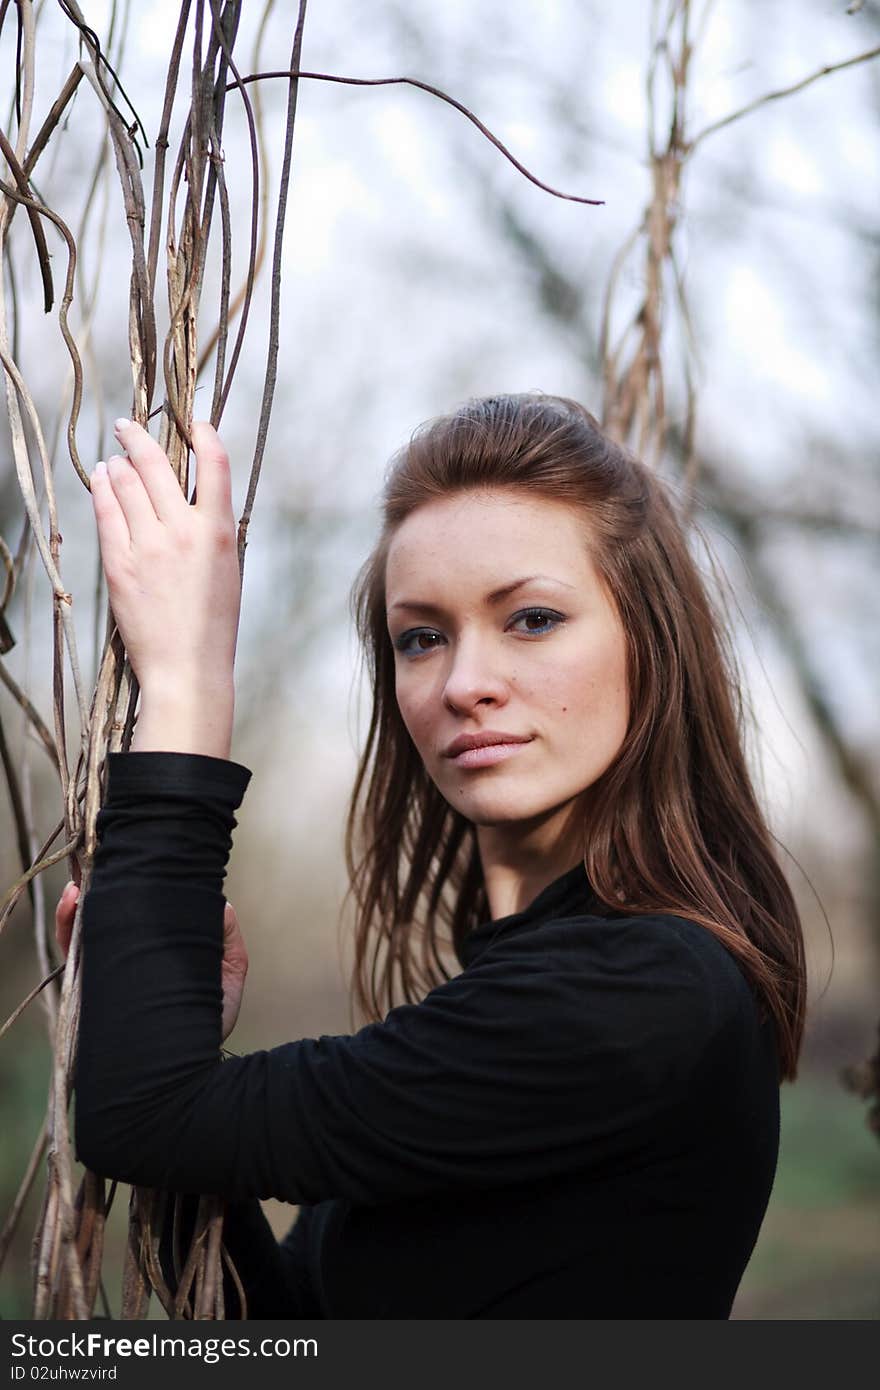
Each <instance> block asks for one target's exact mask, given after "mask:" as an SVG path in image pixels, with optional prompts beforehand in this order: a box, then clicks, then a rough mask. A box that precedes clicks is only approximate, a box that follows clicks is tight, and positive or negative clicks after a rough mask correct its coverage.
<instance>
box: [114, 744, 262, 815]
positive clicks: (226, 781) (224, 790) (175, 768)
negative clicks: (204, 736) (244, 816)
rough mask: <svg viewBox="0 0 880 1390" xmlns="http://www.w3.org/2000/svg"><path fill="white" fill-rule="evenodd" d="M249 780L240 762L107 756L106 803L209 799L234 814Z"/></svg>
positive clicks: (186, 756)
mask: <svg viewBox="0 0 880 1390" xmlns="http://www.w3.org/2000/svg"><path fill="white" fill-rule="evenodd" d="M250 779H251V772H250V769H249V768H247V767H244V766H243V765H242V764H241V763H234V762H232V761H230V760H229V759H227V758H213V757H208V756H207V754H204V753H152V752H150V753H108V754H107V787H106V795H105V804H106V805H111V804H114V803H119V802H120V801H123V800H125V799H127V798H128V797H130V796H143V795H144V793H150V794H157V793H158V794H159V795H161V796H167V797H170V798H171V799H173V800H186V799H190V798H192V797H193V796H196V797H199V796H210V797H212V798H214V799H217V800H220V801H222V802H224V803H225V804H226V805H227V806H228V807H229V809H230V810H232V811H235V810H237V809H238V807H239V806H240V805H241V802H242V800H243V798H244V794H245V791H246V790H247V785H248V783H249V781H250Z"/></svg>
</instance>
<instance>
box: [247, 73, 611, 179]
mask: <svg viewBox="0 0 880 1390" xmlns="http://www.w3.org/2000/svg"><path fill="white" fill-rule="evenodd" d="M270 77H288V78H295V79H297V80H298V79H299V78H300V77H306V78H312V79H314V80H315V81H317V82H341V83H344V84H345V85H346V86H351V87H392V86H398V85H401V84H403V85H405V86H408V87H418V89H419V91H421V92H429V93H430V95H431V96H434V97H437V98H438V99H439V100H440V101H445V102H446V103H447V104H448V105H449V106H454V107H455V109H456V111H460V112H461V114H462V115H463V116H466V117H467V118H468V120H469V121H470V122H471V123H472V124H473V125H475V126H476V127H477V130H479V131H480V133H481V134H482V135H485V137H486V139H487V140H489V141H490V142H491V144H493V145H494V146H495V148H496V150H499V151H500V153H501V154H503V155H504V158H505V159H509V160H510V162H511V164H512V165H513V167H514V168H515V169H518V170H519V172H520V173H521V174H522V175H523V176H524V177H525V178H527V179H528V180H529V182H530V183H533V184H535V186H536V187H537V188H540V189H542V190H543V191H544V192H545V193H551V194H552V195H553V197H554V198H565V199H566V200H567V201H568V202H571V203H588V204H590V206H591V207H604V205H605V199H604V198H584V197H582V196H581V195H579V194H576V193H563V192H562V191H561V190H560V189H558V188H552V187H551V186H550V184H549V183H543V182H542V181H541V179H539V178H538V177H537V175H535V174H533V173H531V171H530V170H529V169H527V168H526V166H525V165H524V164H521V163H520V161H519V160H518V159H517V158H516V156H515V155H514V154H511V152H510V150H509V149H508V148H507V146H506V145H503V144H502V143H501V141H500V140H499V139H498V137H497V135H493V134H492V132H491V130H490V129H489V127H488V126H485V125H483V122H482V121H481V120H480V119H479V118H478V117H477V116H475V115H474V113H473V111H470V110H468V108H467V107H466V106H465V105H464V104H463V103H462V102H460V101H457V100H456V98H455V97H451V96H450V95H449V94H448V92H442V91H441V90H440V88H439V87H432V86H431V84H430V82H420V81H419V80H418V78H415V77H340V76H338V75H337V74H336V73H329V72H301V71H299V69H298V68H297V67H296V65H294V64H291V67H290V68H289V69H286V70H285V69H282V70H281V71H278V72H252V73H250V74H249V75H248V76H247V77H242V78H241V79H240V82H241V85H242V86H243V85H244V84H245V83H247V82H262V81H264V80H265V79H267V78H270ZM234 85H236V84H234V83H230V86H234Z"/></svg>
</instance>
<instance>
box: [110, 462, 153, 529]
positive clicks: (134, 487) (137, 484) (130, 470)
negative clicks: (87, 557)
mask: <svg viewBox="0 0 880 1390" xmlns="http://www.w3.org/2000/svg"><path fill="white" fill-rule="evenodd" d="M107 473H108V476H109V478H110V486H111V488H112V490H113V495H114V497H115V498H116V502H117V504H118V506H119V508H120V510H121V512H122V515H123V517H124V519H125V525H126V529H127V531H128V534H129V537H130V541H129V543H130V544H131V545H137V546H147V545H149V542H150V539H151V537H152V536H153V535H154V534H155V531H156V527H157V526H158V525H159V519H158V517H157V516H156V513H155V511H154V510H153V504H152V502H151V501H150V498H149V496H148V495H147V490H146V488H145V487H144V485H143V483H142V482H141V480H140V478H139V476H138V474H137V472H136V470H135V469H134V467H133V466H132V464H130V463H129V461H128V459H124V458H122V457H121V456H120V455H119V454H114V455H113V457H112V458H109V459H108V460H107Z"/></svg>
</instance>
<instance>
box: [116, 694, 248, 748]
mask: <svg viewBox="0 0 880 1390" xmlns="http://www.w3.org/2000/svg"><path fill="white" fill-rule="evenodd" d="M234 714H235V691H234V688H233V685H232V681H231V680H230V681H229V682H228V683H224V684H222V685H220V686H219V687H214V688H210V689H203V690H199V689H197V688H195V687H192V686H190V687H187V688H182V687H180V686H174V685H170V684H169V685H168V686H167V687H165V688H164V689H162V690H157V689H155V688H154V689H150V690H147V691H142V692H141V704H140V711H139V713H138V717H137V723H136V725H135V729H134V735H133V737H132V741H131V752H132V753H201V754H204V755H207V756H208V757H213V758H228V757H229V755H230V751H231V748H232V723H233V717H234Z"/></svg>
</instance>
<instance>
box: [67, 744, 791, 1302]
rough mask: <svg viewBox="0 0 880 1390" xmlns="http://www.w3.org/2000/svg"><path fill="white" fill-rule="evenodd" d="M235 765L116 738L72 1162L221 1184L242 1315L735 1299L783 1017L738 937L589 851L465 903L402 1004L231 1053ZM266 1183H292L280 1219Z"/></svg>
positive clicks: (154, 1181) (766, 1184)
mask: <svg viewBox="0 0 880 1390" xmlns="http://www.w3.org/2000/svg"><path fill="white" fill-rule="evenodd" d="M249 778H250V773H249V771H248V770H247V769H246V768H243V767H241V766H240V765H239V764H237V763H234V762H230V761H226V760H224V759H217V758H209V757H204V756H200V755H190V754H180V753H127V754H111V755H110V756H109V759H108V783H107V793H106V796H105V799H104V804H103V807H102V810H101V812H100V814H99V819H98V836H99V848H98V852H97V856H96V860H95V865H94V874H93V879H92V884H91V887H90V890H89V892H88V894H87V895H86V899H85V903H84V909H83V911H84V918H83V920H84V928H83V930H84V936H83V964H82V971H83V975H82V982H83V994H82V1012H81V1023H80V1035H79V1048H78V1058H77V1067H76V1108H75V1140H76V1150H77V1154H78V1157H79V1159H80V1160H81V1161H82V1162H83V1163H85V1164H86V1165H87V1166H88V1167H89V1168H91V1169H92V1170H93V1171H95V1172H97V1173H99V1174H102V1175H103V1176H106V1177H113V1178H117V1179H120V1180H123V1181H126V1182H130V1183H134V1184H140V1185H144V1186H149V1187H154V1188H164V1189H168V1190H170V1191H176V1192H185V1193H217V1194H221V1195H222V1196H224V1197H225V1198H226V1199H227V1201H228V1209H227V1211H228V1214H227V1219H226V1225H225V1237H224V1238H225V1240H226V1243H227V1246H228V1248H229V1249H230V1252H231V1254H232V1256H233V1259H234V1260H235V1262H236V1265H237V1267H238V1270H239V1273H240V1275H241V1277H242V1280H243V1283H244V1285H245V1289H246V1292H247V1295H248V1304H249V1310H248V1311H249V1316H250V1317H276V1316H290V1317H319V1318H400V1317H402V1318H415V1317H429V1318H513V1317H526V1318H539V1317H540V1318H546V1317H551V1318H630V1317H648V1318H693V1317H697V1318H726V1317H728V1316H729V1313H730V1309H731V1306H732V1303H733V1299H734V1295H735V1293H736V1289H737V1286H738V1284H739V1281H740V1279H741V1277H742V1273H743V1270H744V1268H745V1266H746V1263H747V1261H748V1258H749V1256H750V1254H751V1251H752V1249H753V1246H754V1243H755V1240H756V1238H757V1235H758V1231H759V1229H760V1225H761V1221H762V1219H763V1216H764V1212H765V1210H766V1206H767V1202H768V1199H769V1195H770V1191H771V1187H772V1183H773V1177H774V1173H775V1168H776V1159H777V1151H778V1143H779V1082H778V1064H777V1054H776V1048H775V1042H774V1037H773V1030H772V1026H771V1024H770V1023H769V1021H764V1022H763V1023H762V1022H761V1021H760V1017H759V1010H758V1004H757V1000H756V998H755V996H754V993H753V990H752V988H751V986H750V985H749V983H748V981H747V979H746V977H745V975H744V974H743V972H742V970H741V968H740V966H739V965H738V963H737V962H736V960H735V959H734V957H733V956H732V955H731V954H730V953H729V952H728V951H727V950H726V949H725V948H724V946H722V945H721V944H720V942H719V941H718V940H717V938H715V937H714V936H713V935H712V934H711V933H710V932H709V931H707V930H706V929H705V928H703V927H702V926H700V925H698V924H696V923H694V922H691V921H688V920H686V919H684V918H681V917H677V916H666V915H644V916H626V915H623V914H619V913H612V912H609V911H608V909H607V908H604V907H603V906H602V905H601V904H600V903H599V902H598V900H597V899H596V898H595V896H594V895H593V893H592V892H591V889H590V885H589V883H588V880H587V878H586V875H585V872H584V870H583V867H582V866H581V865H578V866H576V867H575V868H574V869H571V870H570V871H569V872H567V873H565V874H563V875H562V876H561V877H559V878H557V879H556V880H555V881H554V882H552V883H550V884H549V885H548V886H547V887H546V888H545V889H544V890H543V891H542V892H541V893H539V894H538V896H537V897H536V898H535V899H534V901H533V902H531V903H530V904H529V905H528V906H527V907H526V908H525V909H524V910H523V911H521V912H517V913H513V914H511V915H509V916H506V917H502V918H499V919H496V920H493V921H487V922H485V923H483V924H482V925H480V926H479V927H477V928H476V929H475V930H474V931H473V932H472V933H471V934H470V935H469V936H468V938H467V940H466V941H465V943H464V946H463V949H462V953H461V959H460V964H461V967H462V969H461V973H460V974H458V975H456V976H455V977H454V978H453V979H451V980H449V981H447V982H445V983H443V984H441V985H440V986H438V987H436V988H435V989H432V990H431V991H430V993H429V994H428V995H427V996H426V997H425V999H424V1000H423V1001H422V1002H421V1003H418V1004H404V1005H400V1006H398V1007H396V1008H393V1009H392V1010H391V1011H390V1012H389V1013H388V1014H387V1016H386V1017H385V1019H384V1020H383V1021H382V1022H377V1023H371V1024H368V1025H367V1026H366V1027H364V1028H361V1029H360V1030H359V1031H358V1032H357V1033H355V1034H353V1035H351V1036H326V1035H325V1036H321V1037H319V1038H301V1039H299V1040H298V1041H295V1042H289V1043H285V1044H284V1045H282V1046H280V1047H274V1048H271V1049H270V1050H268V1051H259V1052H253V1053H249V1054H247V1055H246V1056H241V1057H239V1056H232V1057H227V1058H225V1059H221V1055H220V1045H221V1031H220V1030H221V1006H222V989H221V983H220V965H221V960H222V949H223V948H222V937H223V909H224V898H223V892H222V888H223V879H224V874H225V869H226V863H227V859H228V855H229V851H230V848H231V834H232V830H233V829H234V827H235V823H236V822H235V818H234V812H235V811H236V810H237V808H238V807H239V805H240V803H241V800H242V797H243V795H244V792H245V789H246V787H247V783H248V780H249ZM268 1197H275V1198H280V1199H282V1200H284V1201H287V1202H291V1203H296V1204H299V1205H300V1212H299V1216H298V1218H297V1220H296V1222H295V1223H294V1224H293V1226H292V1228H291V1230H290V1231H289V1233H288V1234H287V1236H286V1237H285V1238H284V1240H283V1241H281V1242H277V1241H276V1240H275V1238H274V1236H273V1235H272V1232H271V1229H270V1227H269V1225H268V1222H267V1221H266V1218H265V1216H264V1214H263V1212H262V1209H261V1207H260V1205H259V1201H258V1199H259V1198H268ZM163 1239H164V1240H165V1242H166V1245H165V1247H163V1248H164V1249H165V1253H166V1256H167V1232H166V1236H165V1237H163Z"/></svg>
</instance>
